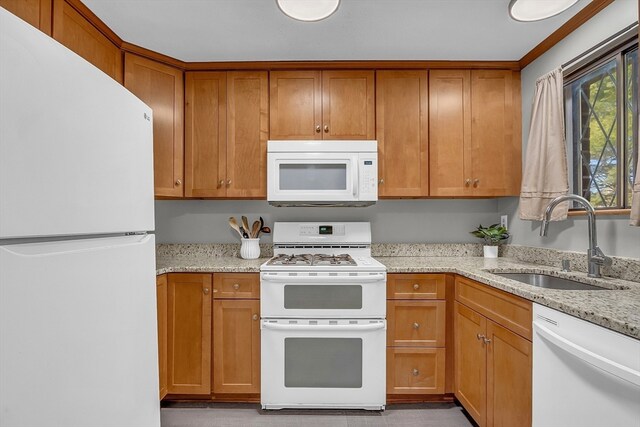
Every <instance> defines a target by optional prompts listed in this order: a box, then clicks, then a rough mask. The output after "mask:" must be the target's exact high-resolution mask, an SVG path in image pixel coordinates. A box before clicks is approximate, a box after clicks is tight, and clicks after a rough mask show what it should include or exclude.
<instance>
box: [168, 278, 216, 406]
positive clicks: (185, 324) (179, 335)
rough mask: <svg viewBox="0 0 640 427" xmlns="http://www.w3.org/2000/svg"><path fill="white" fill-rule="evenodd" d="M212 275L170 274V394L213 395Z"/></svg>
mask: <svg viewBox="0 0 640 427" xmlns="http://www.w3.org/2000/svg"><path fill="white" fill-rule="evenodd" d="M211 281H212V280H211V274H194V273H184V274H173V273H172V274H169V275H168V297H167V306H168V337H169V338H168V342H167V348H168V378H169V379H168V385H167V388H168V392H169V393H170V394H194V395H195V394H199V395H209V394H210V393H211V300H212V298H211V294H212V292H211V285H212V283H211Z"/></svg>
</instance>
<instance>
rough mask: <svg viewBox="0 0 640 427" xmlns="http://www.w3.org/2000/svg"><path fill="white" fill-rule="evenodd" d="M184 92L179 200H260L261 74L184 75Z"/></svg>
mask: <svg viewBox="0 0 640 427" xmlns="http://www.w3.org/2000/svg"><path fill="white" fill-rule="evenodd" d="M185 93H186V129H185V136H186V139H185V179H186V182H185V184H186V186H185V196H186V197H212V198H215V197H229V198H264V197H266V182H267V172H266V163H267V138H268V120H269V119H268V109H269V94H268V79H267V72H266V71H238V72H187V73H186V90H185Z"/></svg>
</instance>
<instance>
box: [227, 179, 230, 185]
mask: <svg viewBox="0 0 640 427" xmlns="http://www.w3.org/2000/svg"><path fill="white" fill-rule="evenodd" d="M230 185H231V180H230V179H228V180H227V187H228V186H230Z"/></svg>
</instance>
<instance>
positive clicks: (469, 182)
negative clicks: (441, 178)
mask: <svg viewBox="0 0 640 427" xmlns="http://www.w3.org/2000/svg"><path fill="white" fill-rule="evenodd" d="M469 185H471V180H470V179H465V180H464V186H465V187H468V186H469Z"/></svg>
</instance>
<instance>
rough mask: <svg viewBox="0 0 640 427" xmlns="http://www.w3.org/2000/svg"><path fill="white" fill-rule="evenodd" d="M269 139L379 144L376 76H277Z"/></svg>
mask: <svg viewBox="0 0 640 427" xmlns="http://www.w3.org/2000/svg"><path fill="white" fill-rule="evenodd" d="M269 81H270V83H269V84H270V139H276V140H278V139H280V140H286V139H293V140H295V139H302V140H313V139H338V140H339V139H375V101H374V94H375V88H374V72H373V71H370V70H362V71H361V70H353V71H352V70H349V71H272V72H271V73H270V77H269Z"/></svg>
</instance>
